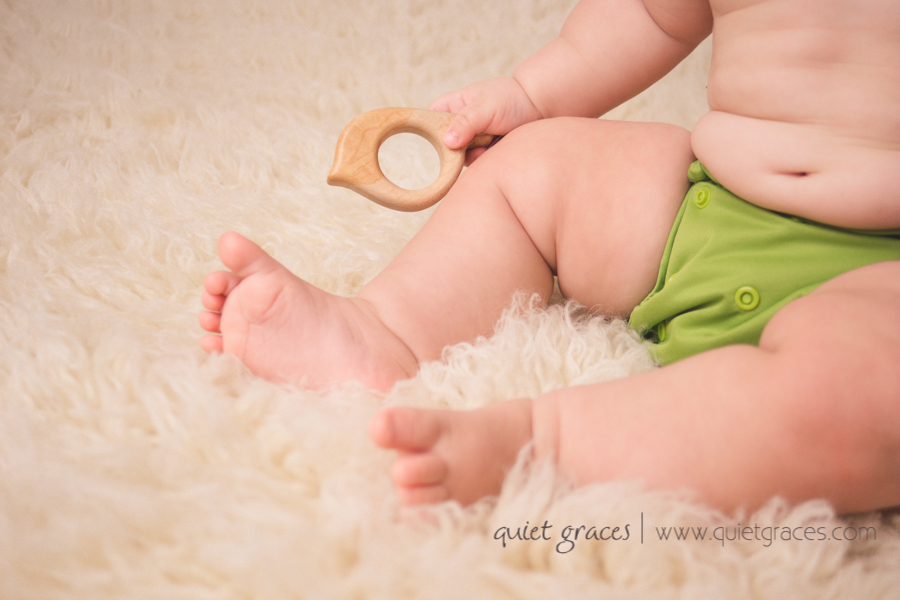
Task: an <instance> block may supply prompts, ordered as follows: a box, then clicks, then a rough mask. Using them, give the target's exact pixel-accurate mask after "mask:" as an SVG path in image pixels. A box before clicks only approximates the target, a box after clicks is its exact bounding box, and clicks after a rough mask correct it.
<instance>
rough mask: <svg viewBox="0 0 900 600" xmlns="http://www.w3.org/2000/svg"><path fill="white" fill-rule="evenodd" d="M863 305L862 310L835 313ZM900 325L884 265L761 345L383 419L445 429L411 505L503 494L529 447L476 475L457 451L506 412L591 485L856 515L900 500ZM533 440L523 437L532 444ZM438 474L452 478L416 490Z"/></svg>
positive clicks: (815, 296)
mask: <svg viewBox="0 0 900 600" xmlns="http://www.w3.org/2000/svg"><path fill="white" fill-rule="evenodd" d="M848 314H852V315H854V319H852V320H851V319H842V318H835V315H848ZM898 332H900V262H891V263H881V264H876V265H871V266H869V267H864V268H862V269H859V270H857V271H854V272H851V273H847V274H845V275H842V276H840V277H838V278H836V279H834V280H832V281H830V282H828V283H826V284H824V285H823V286H821V287H820V288H819V289H818V290H817V291H816V292H814V293H812V294H810V295H809V296H807V297H804V298H801V299H799V300H796V301H794V302H793V303H791V304H789V305H788V306H786V307H785V308H784V309H782V310H781V311H780V312H779V313H778V314H777V315H776V316H775V317H774V318H773V319H772V321H771V322H770V323H769V325H768V326H767V328H766V330H765V331H764V334H763V337H762V340H761V342H760V346H759V348H755V347H751V346H731V347H727V348H722V349H718V350H713V351H710V352H706V353H703V354H700V355H697V356H694V357H692V358H689V359H686V360H684V361H681V362H679V363H676V364H674V365H671V366H668V367H665V368H662V369H659V370H657V371H653V372H650V373H645V374H643V375H639V376H636V377H630V378H626V379H621V380H616V381H612V382H607V383H603V384H598V385H591V386H582V387H574V388H567V389H564V390H560V391H557V392H554V393H551V394H547V395H546V396H543V397H541V398H538V399H536V400H535V401H533V402H531V401H527V400H525V401H514V402H510V403H504V404H501V405H497V406H496V407H490V409H482V410H479V411H470V412H468V413H450V412H449V411H446V412H439V411H428V412H422V413H416V412H412V411H409V409H404V410H398V411H396V412H394V413H383V414H382V415H380V416H378V418H376V419H375V420H373V424H372V428H373V430H374V431H373V433H374V434H375V435H376V436H378V435H380V436H384V437H390V436H406V437H405V440H404V441H405V442H406V443H407V445H408V447H410V448H414V447H415V446H416V445H417V444H420V443H421V440H422V439H425V437H426V436H423V435H422V433H423V432H427V433H429V434H431V435H435V434H434V432H436V431H437V432H440V436H436V440H437V441H436V443H435V444H434V445H433V446H434V450H433V451H432V452H431V454H433V455H436V456H438V457H441V458H443V461H439V460H436V459H434V458H430V459H429V458H425V457H426V456H427V454H426V453H419V454H413V453H410V454H408V455H406V456H405V457H404V459H403V460H401V461H398V463H397V465H396V466H395V468H394V477H395V479H396V480H397V481H398V484H399V487H400V492H401V498H402V499H403V500H405V501H407V502H409V503H415V502H421V501H433V500H440V499H444V498H455V499H458V500H461V501H464V502H465V501H471V500H473V499H475V498H477V497H478V496H479V494H480V495H484V494H490V493H496V492H497V491H498V490H499V486H500V482H501V481H502V475H501V474H500V473H502V470H503V468H504V467H506V468H508V467H509V465H511V464H512V461H511V460H510V456H512V457H513V458H514V457H515V452H512V451H511V450H510V449H509V448H507V449H506V450H505V452H503V453H496V454H494V456H496V462H495V463H494V464H491V465H490V467H488V466H485V465H478V467H477V469H475V470H473V469H472V468H471V467H470V466H469V464H466V463H463V462H458V461H457V460H456V456H458V455H459V456H466V455H474V456H477V455H478V454H477V453H476V452H473V451H472V449H471V448H466V449H465V450H464V451H461V450H455V449H454V445H455V444H458V443H459V442H457V441H456V440H458V439H463V440H464V439H465V436H466V435H468V434H467V433H466V432H465V429H469V430H473V431H480V430H482V429H484V428H485V427H493V428H497V427H500V426H501V425H500V424H501V423H502V422H503V419H506V420H508V422H510V423H513V424H516V426H517V427H518V428H519V429H520V430H521V429H522V427H523V425H522V424H523V423H524V424H528V425H530V426H531V427H532V430H533V439H534V442H535V446H534V451H535V453H536V454H537V455H538V456H551V457H553V458H555V460H556V461H557V464H558V466H559V469H560V471H561V472H562V473H563V474H565V475H567V476H569V477H570V478H571V479H572V480H574V481H575V482H576V483H581V484H584V483H589V482H594V481H609V480H615V479H637V480H642V481H644V482H645V483H646V485H647V486H648V487H651V488H655V489H682V488H688V489H692V490H694V491H696V492H697V493H698V494H699V498H700V499H701V500H703V501H705V502H707V503H710V504H711V505H713V506H716V507H719V508H722V509H725V510H731V509H734V508H736V507H738V506H744V507H745V508H749V509H753V508H756V507H758V506H759V505H760V504H762V503H764V502H765V501H766V500H768V499H769V498H771V497H773V496H775V495H780V496H782V497H785V498H787V499H788V500H791V501H802V500H807V499H811V498H826V499H828V500H829V501H831V502H832V503H833V504H834V506H835V507H836V509H837V510H839V511H841V512H858V511H865V510H871V509H876V508H883V507H888V506H894V505H898V504H900V425H898V424H900V379H898V377H897V373H896V366H897V364H900V334H898ZM498 410H502V411H504V412H505V413H506V414H505V415H503V416H502V418H501V417H500V415H499V414H498ZM523 438H524V441H522V440H523ZM376 439H377V438H376ZM528 439H530V437H527V436H523V435H522V434H521V433H520V434H519V440H520V442H521V443H520V447H521V445H522V444H524V443H525V442H526V441H528ZM468 445H469V446H471V442H470V443H469V444H468ZM495 445H496V441H495V440H492V439H491V438H490V436H488V438H487V439H486V440H483V441H482V449H483V450H484V449H488V448H492V447H493V446H495ZM481 455H482V456H485V455H487V454H486V453H484V452H482V454H481ZM501 461H506V462H505V464H501ZM473 462H476V464H477V461H473ZM470 464H471V463H470ZM438 475H441V478H440V481H441V482H446V483H437V484H432V485H431V486H423V485H419V486H415V485H410V482H414V481H416V479H419V480H421V481H426V482H427V481H430V480H438V479H439V478H438V477H437V476H438Z"/></svg>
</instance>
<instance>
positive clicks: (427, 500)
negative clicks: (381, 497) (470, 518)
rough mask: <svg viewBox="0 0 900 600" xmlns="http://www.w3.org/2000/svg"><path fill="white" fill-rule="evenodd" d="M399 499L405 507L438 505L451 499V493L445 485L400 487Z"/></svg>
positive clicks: (398, 489)
mask: <svg viewBox="0 0 900 600" xmlns="http://www.w3.org/2000/svg"><path fill="white" fill-rule="evenodd" d="M397 499H398V500H400V504H402V505H404V506H418V505H419V504H437V503H438V502H444V501H445V500H449V499H450V491H449V490H448V489H447V488H446V487H444V486H443V485H426V486H415V487H398V488H397Z"/></svg>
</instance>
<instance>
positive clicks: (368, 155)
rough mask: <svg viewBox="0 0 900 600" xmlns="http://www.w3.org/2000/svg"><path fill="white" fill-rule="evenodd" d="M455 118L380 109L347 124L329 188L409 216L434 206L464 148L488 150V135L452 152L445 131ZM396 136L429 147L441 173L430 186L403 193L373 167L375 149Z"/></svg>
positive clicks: (462, 157)
mask: <svg viewBox="0 0 900 600" xmlns="http://www.w3.org/2000/svg"><path fill="white" fill-rule="evenodd" d="M454 116H455V115H452V114H450V113H442V112H435V111H432V110H421V109H417V108H380V109H378V110H373V111H369V112H367V113H363V114H361V115H359V116H358V117H356V118H355V119H353V120H352V121H350V123H348V124H347V126H346V127H345V128H344V131H342V132H341V135H340V137H339V138H338V142H337V150H335V153H334V164H333V165H332V167H331V171H330V172H329V173H328V183H329V184H331V185H339V186H341V187H345V188H350V189H351V190H353V191H354V192H357V193H359V194H362V195H363V196H365V197H366V198H368V199H369V200H372V201H373V202H377V203H378V204H380V205H382V206H386V207H388V208H393V209H394V210H402V211H406V212H413V211H417V210H423V209H425V208H428V207H429V206H431V205H433V204H435V203H436V202H437V201H438V200H440V199H441V198H443V197H444V195H445V194H446V193H447V192H448V191H449V190H450V187H451V186H452V185H453V183H454V182H455V181H456V178H457V177H459V174H460V172H462V168H463V164H464V163H465V160H466V148H477V147H482V146H488V145H490V144H491V142H492V141H493V139H494V138H493V136H491V135H488V134H481V135H478V136H475V139H473V140H472V141H471V142H470V143H469V145H468V146H467V147H466V148H460V149H458V150H451V149H450V148H448V147H447V146H445V145H444V142H443V137H444V132H445V131H446V130H447V127H448V126H449V125H450V122H451V121H452V120H453V118H454ZM398 133H415V134H417V135H420V136H422V137H423V138H425V139H426V140H428V141H429V142H431V145H432V146H434V149H435V150H437V153H438V157H439V158H440V161H441V170H440V173H439V174H438V176H437V179H436V180H435V181H434V183H432V184H431V185H429V186H427V187H425V188H422V189H420V190H406V189H403V188H401V187H398V186H397V185H395V184H393V183H391V181H390V180H388V178H387V177H385V176H384V173H383V172H382V171H381V166H380V165H379V164H378V149H379V148H380V147H381V144H383V143H384V141H385V140H386V139H388V138H389V137H391V136H392V135H395V134H398Z"/></svg>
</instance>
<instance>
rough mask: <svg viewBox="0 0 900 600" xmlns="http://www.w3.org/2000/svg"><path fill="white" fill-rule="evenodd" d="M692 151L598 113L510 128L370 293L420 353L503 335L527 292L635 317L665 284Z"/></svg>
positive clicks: (679, 139)
mask: <svg viewBox="0 0 900 600" xmlns="http://www.w3.org/2000/svg"><path fill="white" fill-rule="evenodd" d="M692 158H693V156H692V154H691V150H690V136H689V133H688V132H687V131H685V130H683V129H681V128H678V127H674V126H669V125H660V124H641V123H620V122H610V121H598V120H595V119H574V118H569V119H552V120H547V121H538V122H536V123H532V124H529V125H526V126H524V127H521V128H519V129H517V130H515V131H513V132H512V133H510V134H509V135H508V136H507V137H506V138H505V139H504V140H503V141H502V142H501V143H500V144H498V145H497V146H495V147H494V148H492V149H491V150H490V152H487V153H485V154H484V155H483V156H482V157H481V158H479V159H478V160H477V161H476V162H475V163H474V164H473V165H472V167H470V168H469V169H468V170H467V171H466V172H464V173H463V176H462V177H461V178H460V179H459V181H458V182H457V184H456V185H455V186H454V187H453V189H452V190H451V191H450V193H449V194H448V195H447V197H446V198H445V199H444V200H443V201H442V202H441V204H440V206H439V207H438V209H437V211H436V212H435V214H434V215H433V217H432V218H431V220H429V221H428V223H426V225H425V226H424V228H423V229H422V231H421V232H419V234H418V235H416V237H415V238H414V239H413V240H412V241H411V242H410V244H409V245H408V246H406V247H405V248H404V249H403V251H402V252H401V253H400V254H399V256H397V258H396V259H395V260H394V261H393V262H392V263H391V264H390V265H389V266H388V267H387V268H386V269H385V270H384V271H383V272H382V273H381V274H379V275H378V276H377V277H376V278H375V279H373V280H372V281H371V282H370V283H369V284H368V285H366V286H365V288H364V289H363V290H362V291H361V292H360V294H359V297H360V298H363V299H365V300H368V301H369V302H371V303H372V304H373V305H375V306H377V307H378V311H379V315H380V316H381V318H382V320H383V321H384V323H385V324H387V325H388V327H390V328H391V330H392V331H394V332H395V333H396V334H397V335H398V336H400V338H401V339H403V340H404V342H405V343H406V344H407V346H409V348H410V349H411V350H412V351H413V353H414V354H415V355H416V357H417V358H418V359H419V360H429V359H435V358H438V357H439V356H440V353H441V350H442V349H443V348H444V347H445V346H446V345H447V344H450V343H454V342H458V341H463V340H471V339H474V338H475V337H476V336H478V335H486V334H490V333H491V332H492V331H493V327H494V324H495V323H496V321H497V319H498V318H499V316H500V313H501V312H502V310H503V309H504V308H506V307H507V306H508V305H509V302H510V300H511V299H512V296H513V294H514V293H515V292H516V291H518V290H526V291H532V292H537V293H539V294H541V295H542V296H543V297H544V298H547V297H549V295H550V293H551V291H552V276H553V275H554V274H557V275H558V276H559V283H560V288H561V290H562V292H563V294H564V295H565V296H566V297H567V298H574V299H575V300H577V301H579V302H581V303H582V304H585V305H586V306H590V307H594V308H596V309H597V310H599V311H601V312H603V313H605V314H610V315H621V316H624V315H627V314H629V313H630V312H631V310H632V308H633V307H634V306H635V305H636V304H637V303H638V302H640V301H641V300H642V299H643V298H644V297H645V296H646V295H647V294H648V293H649V292H650V290H651V289H652V288H653V286H654V285H655V283H656V277H657V273H658V270H659V261H660V259H661V257H662V254H663V250H664V247H665V244H666V240H667V238H668V234H669V231H670V229H671V226H672V223H673V221H674V218H675V215H676V213H677V212H678V208H679V207H680V204H681V199H682V197H683V195H684V193H685V191H686V189H687V178H686V173H687V167H688V166H689V165H690V162H691V160H692Z"/></svg>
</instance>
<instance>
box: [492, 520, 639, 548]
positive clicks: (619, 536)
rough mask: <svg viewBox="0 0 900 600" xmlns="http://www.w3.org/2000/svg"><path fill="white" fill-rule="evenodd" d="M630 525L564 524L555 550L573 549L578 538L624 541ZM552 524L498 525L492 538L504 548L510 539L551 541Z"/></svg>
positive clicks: (545, 522) (546, 522) (629, 533)
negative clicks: (512, 526)
mask: <svg viewBox="0 0 900 600" xmlns="http://www.w3.org/2000/svg"><path fill="white" fill-rule="evenodd" d="M629 527H631V525H623V526H615V527H612V526H599V527H598V526H593V525H592V526H587V525H577V526H576V525H566V526H565V527H563V528H562V530H561V531H560V537H561V538H562V539H561V540H560V541H559V542H558V543H557V544H556V551H557V552H559V553H560V554H566V553H567V552H571V551H572V550H574V549H575V542H577V541H578V540H593V541H604V542H607V541H610V540H612V541H616V542H619V541H623V542H624V541H626V540H628V538H629V537H630V536H631V532H630V531H629V530H628V528H629ZM551 529H553V525H551V524H550V523H549V522H548V521H544V524H543V525H530V524H529V523H528V521H525V525H524V526H523V527H516V528H514V529H513V528H511V527H499V528H497V530H496V531H495V532H494V539H495V540H499V541H501V542H502V543H503V547H504V548H506V543H507V542H508V541H510V540H520V541H537V540H544V541H548V542H549V541H551V540H553V539H554V538H553V535H552V532H551V531H550V530H551Z"/></svg>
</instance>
